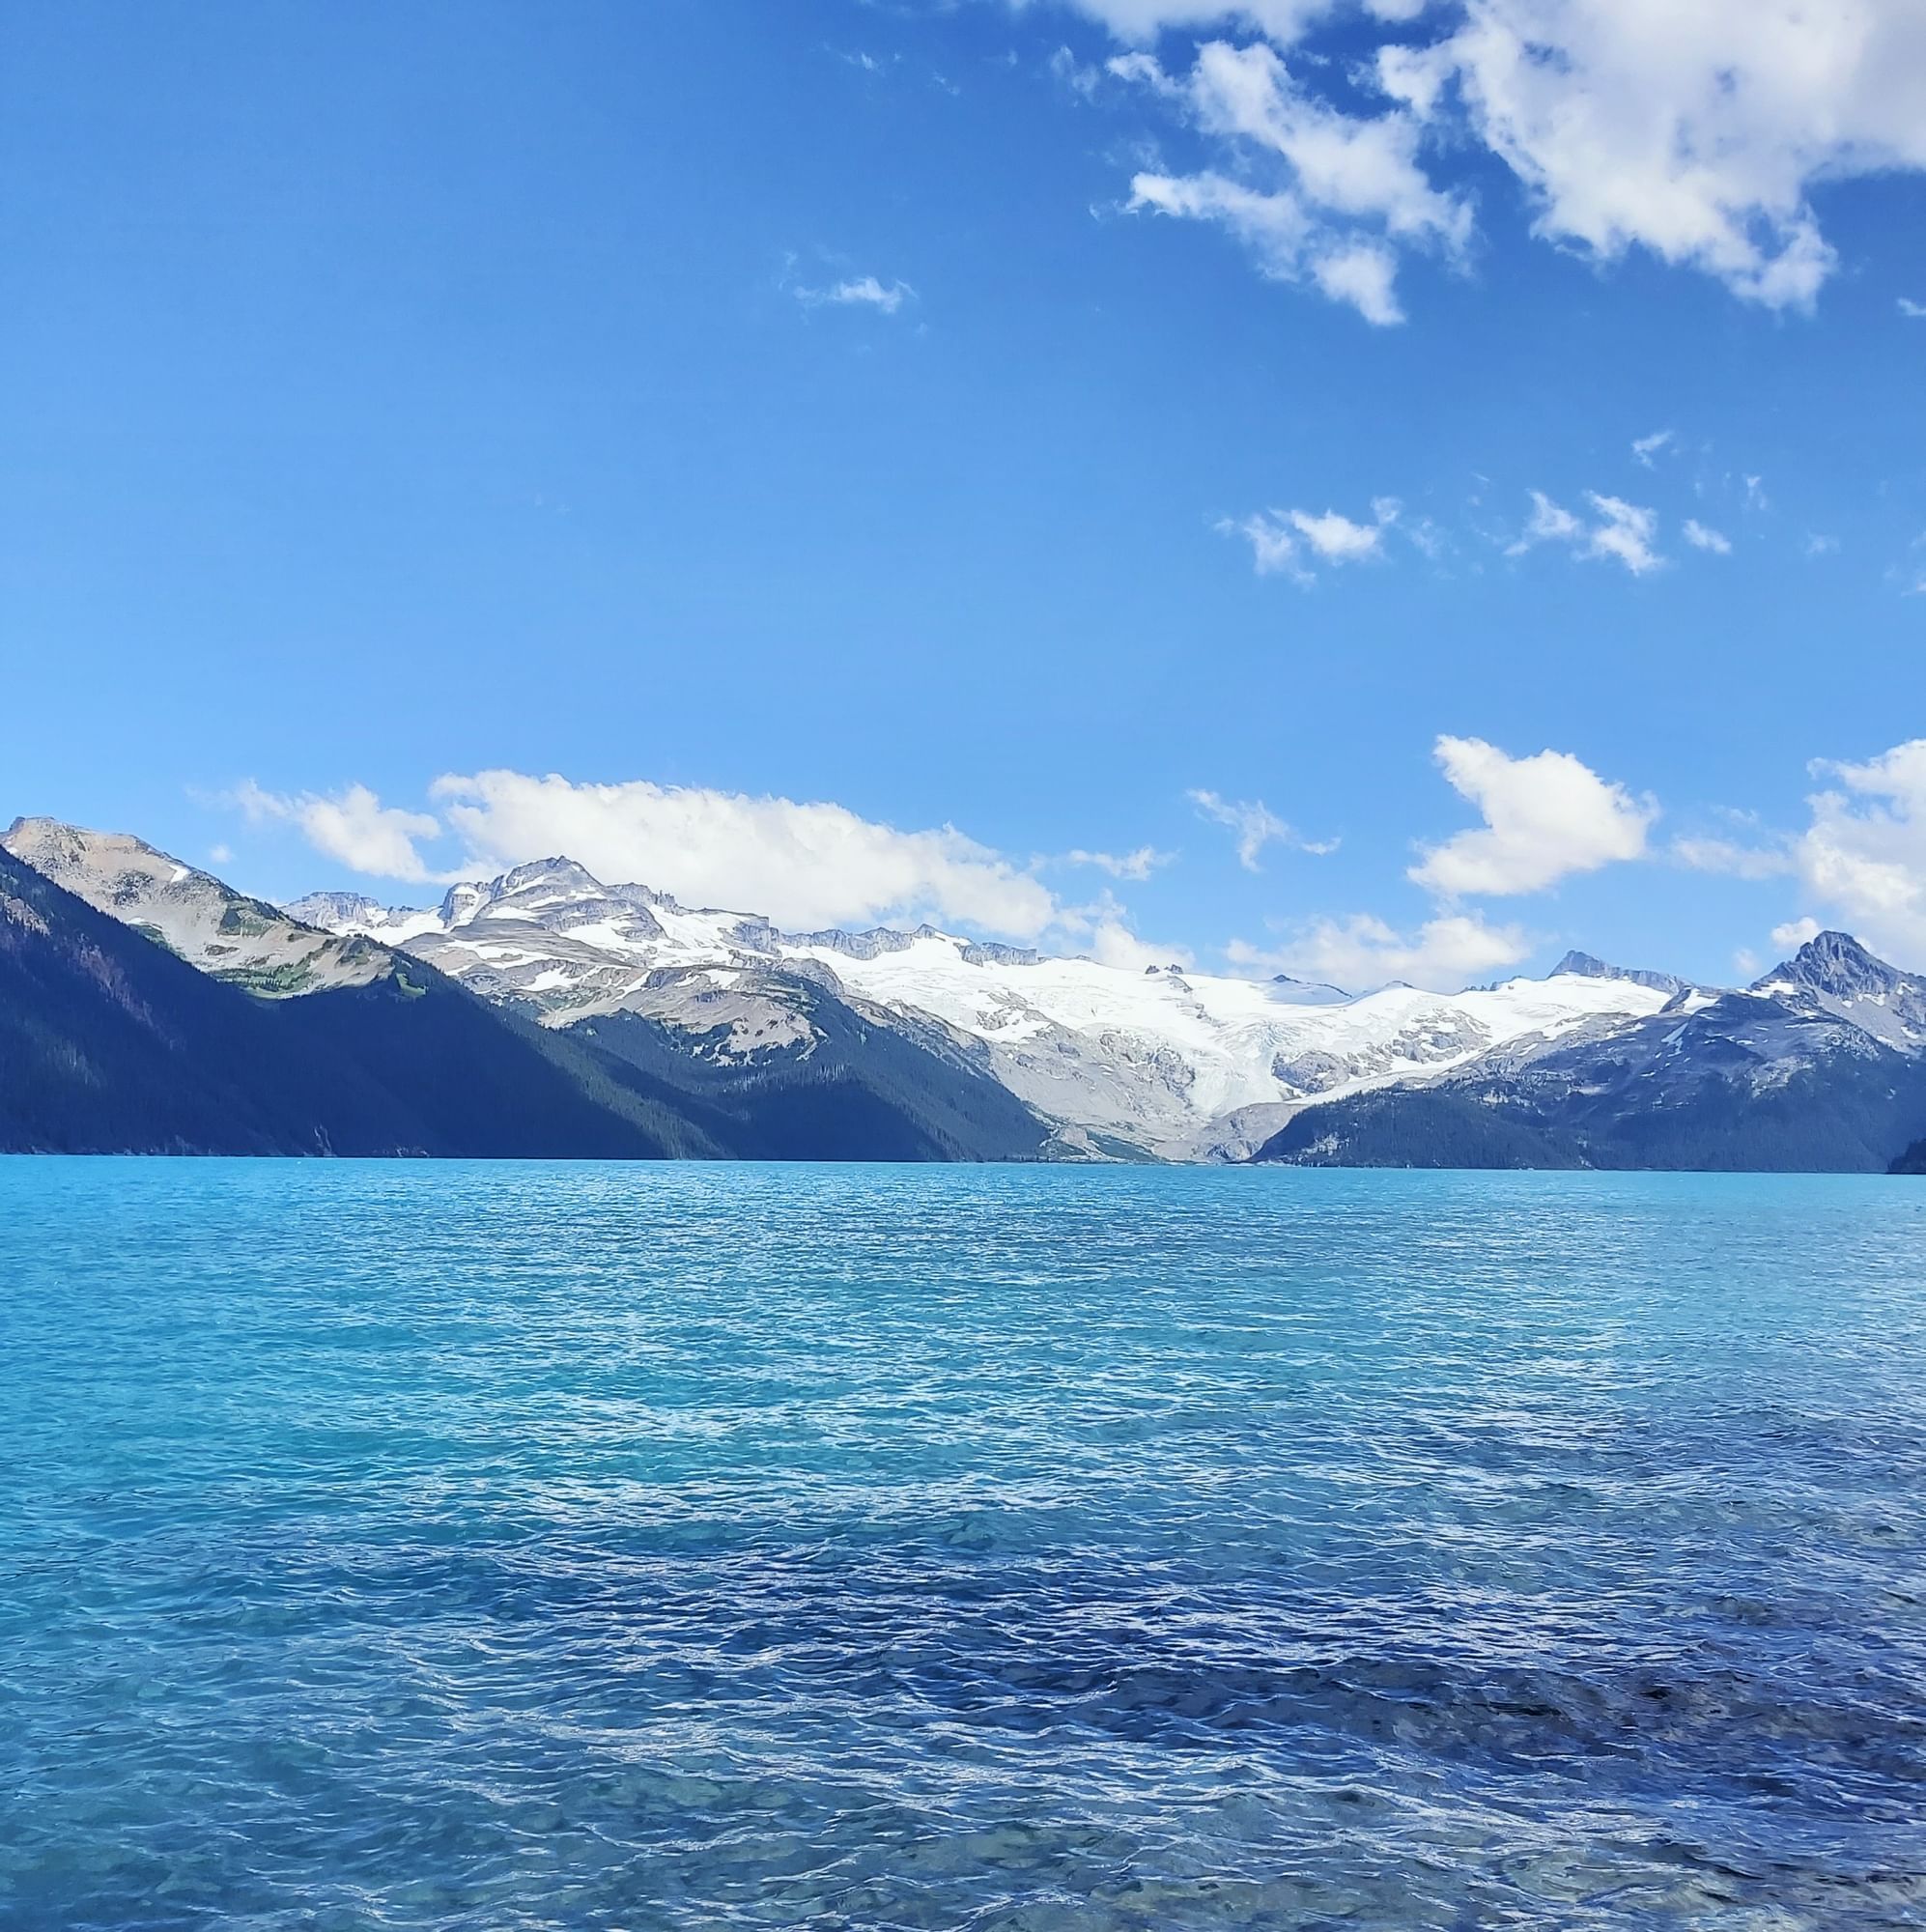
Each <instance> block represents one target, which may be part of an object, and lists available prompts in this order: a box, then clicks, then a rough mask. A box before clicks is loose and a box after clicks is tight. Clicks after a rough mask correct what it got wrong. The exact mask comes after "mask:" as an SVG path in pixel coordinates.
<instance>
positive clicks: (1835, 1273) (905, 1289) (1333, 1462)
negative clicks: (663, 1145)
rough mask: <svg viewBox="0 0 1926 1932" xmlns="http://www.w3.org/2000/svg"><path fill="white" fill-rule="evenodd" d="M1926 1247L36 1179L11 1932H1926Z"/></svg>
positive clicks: (399, 1183)
mask: <svg viewBox="0 0 1926 1932" xmlns="http://www.w3.org/2000/svg"><path fill="white" fill-rule="evenodd" d="M1922 1236H1926V1193H1922V1192H1921V1191H1920V1189H1919V1188H1918V1187H1917V1185H1916V1184H1906V1183H1901V1182H1886V1181H1878V1180H1865V1179H1849V1178H1836V1179H1814V1180H1802V1179H1801V1180H1786V1179H1770V1180H1765V1179H1745V1178H1742V1177H1713V1178H1686V1177H1666V1176H1645V1177H1637V1176H1623V1177H1602V1176H1591V1177H1575V1176H1548V1177H1519V1176H1485V1177H1472V1176H1450V1175H1425V1176H1417V1175H1413V1176H1402V1175H1375V1176H1373V1175H1344V1174H1335V1173H1317V1172H1301V1173H1300V1172H1295V1171H1289V1170H1284V1171H1274V1172H1252V1173H1244V1172H1191V1171H1150V1172H1142V1173H1088V1172H1077V1171H1068V1170H1065V1171H1009V1172H1001V1171H995V1170H989V1171H985V1170H928V1169H919V1170H916V1171H913V1172H911V1171H901V1170H861V1169H832V1168H822V1169H745V1168H692V1167H669V1168H646V1169H626V1168H593V1167H568V1166H560V1167H550V1166H528V1167H514V1166H495V1167H480V1166H477V1167H467V1166H452V1165H451V1166H425V1165H423V1166H415V1165H400V1164H397V1165H380V1164H372V1165H357V1164H347V1163H343V1164H326V1165H324V1164H311V1165H305V1166H303V1165H296V1164H281V1163H258V1164H253V1163H224V1162H145V1163H140V1162H116V1161H93V1162H83V1161H7V1162H0V1280H4V1282H5V1284H6V1287H5V1293H4V1295H0V1361H4V1363H5V1365H6V1376H5V1378H4V1381H0V1424H4V1430H5V1438H4V1439H5V1441H6V1443H7V1445H8V1465H9V1472H10V1481H9V1483H8V1485H7V1487H6V1489H5V1491H4V1492H0V1792H4V1793H5V1798H4V1801H3V1802H4V1804H5V1820H4V1823H5V1829H4V1830H0V1924H4V1925H6V1926H7V1927H8V1928H10V1932H11V1928H14V1927H18V1928H21V1932H26V1928H34V1932H40V1928H62V1932H66V1928H72V1932H86V1929H89V1928H101V1932H105V1928H113V1932H122V1928H134V1927H139V1928H155V1932H161V1929H162V1928H174V1927H182V1928H187V1927H193V1928H201V1927H214V1926H219V1927H224V1928H225V1927H241V1928H247V1932H281V1928H290V1932H292V1928H295V1927H299V1928H301V1932H336V1928H340V1932H347V1928H351V1927H353V1928H357V1932H358V1928H407V1932H428V1929H429V1928H432V1932H468V1928H473V1932H483V1929H484V1928H486V1932H501V1929H502V1928H510V1932H521V1928H530V1932H532V1928H570V1929H571V1932H573V1928H590V1927H593V1928H609V1932H619V1928H628V1932H641V1928H655V1927H664V1928H684V1927H688V1928H694V1927H697V1926H701V1927H713V1926H724V1927H733V1926H743V1927H750V1926H765V1927H767V1926H782V1927H825V1928H828V1927H848V1926H864V1927H879V1928H881V1927H892V1928H894V1927H901V1928H913V1927H915V1928H939V1927H940V1928H946V1932H949V1929H950V1928H998V1932H1004V1928H1028V1929H1029V1932H1046V1929H1047V1928H1076V1929H1077V1932H1097V1929H1098V1928H1103V1929H1104V1932H1107V1928H1113V1927H1114V1928H1123V1927H1145V1928H1148V1927H1159V1928H1164V1927H1176V1928H1191V1927H1200V1928H1201V1927H1244V1926H1277V1927H1285V1926H1289V1927H1293V1928H1319V1927H1333V1928H1335V1927H1339V1926H1342V1927H1345V1928H1348V1932H1376V1928H1393V1927H1399V1928H1405V1927H1426V1928H1430V1927H1453V1928H1456V1927H1464V1928H1472V1927H1476V1928H1481V1932H1482V1928H1487V1927H1498V1928H1510V1927H1516V1928H1525V1927H1531V1928H1543V1927H1547V1926H1555V1927H1571V1928H1598V1932H1607V1928H1609V1932H1620V1928H1634V1927H1638V1928H1644V1927H1661V1928H1662V1927H1667V1926H1671V1927H1678V1928H1686V1927H1690V1928H1715V1932H1793V1928H1805V1927H1811V1928H1827V1932H1833V1928H1840V1932H1871V1928H1875V1927H1880V1928H1884V1927H1900V1926H1911V1925H1920V1924H1926V1834H1922V1833H1921V1830H1920V1827H1919V1823H1918V1817H1919V1812H1920V1804H1919V1793H1920V1791H1921V1790H1922V1789H1926V1583H1922V1577H1926V1520H1922V1513H1921V1509H1920V1504H1919V1497H1920V1496H1921V1495H1922V1494H1926V1427H1923V1426H1922V1425H1926V1347H1922V1345H1926V1264H1922V1262H1921V1259H1920V1258H1921V1256H1922V1255H1926V1241H1922Z"/></svg>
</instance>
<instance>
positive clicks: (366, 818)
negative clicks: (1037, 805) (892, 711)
mask: <svg viewBox="0 0 1926 1932" xmlns="http://www.w3.org/2000/svg"><path fill="white" fill-rule="evenodd" d="M430 790H431V793H432V796H433V798H434V800H435V802H436V805H437V807H438V809H439V810H438V811H437V812H427V811H410V810H401V809H398V808H395V807H390V806H384V805H382V802H381V800H380V798H379V797H377V796H376V794H375V793H374V792H373V791H371V790H370V789H369V788H368V787H367V786H366V785H359V784H357V785H351V786H349V787H348V788H347V789H346V790H345V791H342V792H340V793H337V794H334V795H332V796H321V795H318V794H314V793H301V794H299V795H297V796H286V795H283V794H279V793H275V792H269V791H265V790H263V789H262V788H261V787H260V786H259V785H256V784H253V783H249V784H246V785H243V786H242V787H241V788H240V790H238V791H237V792H235V793H233V794H232V795H231V800H230V802H231V803H233V804H235V805H238V806H239V807H240V808H241V810H243V811H245V812H246V813H247V814H248V816H249V817H250V818H253V819H255V820H257V821H259V820H264V819H271V820H275V821H278V822H282V823H286V824H291V825H295V826H297V827H298V828H299V830H300V831H301V832H302V833H303V834H304V835H305V836H306V838H307V839H308V841H309V843H310V844H312V845H313V846H314V848H315V849H316V850H317V851H318V852H321V853H323V854H324V855H325V856H326V857H327V858H329V859H332V860H334V861H335V862H336V863H337V864H339V865H341V866H343V867H347V868H348V869H349V870H350V871H354V872H359V873H363V874H366V875H368V876H370V877H374V878H384V879H400V880H406V881H410V882H413V883H429V882H433V883H436V884H445V883H448V882H450V881H453V880H456V879H467V878H474V877H476V876H477V875H488V874H491V873H495V872H499V871H503V870H506V869H507V868H508V867H512V866H518V865H522V864H525V863H526V862H528V861H530V860H534V859H546V858H552V857H555V856H558V855H563V856H566V857H568V858H571V859H574V860H576V861H578V862H579V863H580V864H581V865H583V866H586V867H588V869H589V870H590V871H591V872H593V873H595V874H596V875H597V876H598V877H599V878H602V879H605V880H609V881H611V882H614V883H629V882H632V881H637V882H640V883H641V884H644V885H649V886H653V887H655V888H657V889H658V890H659V891H665V892H668V893H672V894H674V895H675V896H676V897H678V898H680V899H682V900H684V902H685V903H688V902H694V903H699V904H722V905H724V906H728V907H731V908H733V909H734V910H737V911H741V912H756V913H762V914H764V915H766V916H767V917H769V918H771V919H773V920H775V921H776V922H777V923H779V924H780V925H785V926H790V927H794V928H799V929H814V928H816V927H819V926H832V925H866V924H874V923H878V922H880V921H882V920H885V919H894V918H921V917H927V918H931V919H938V920H945V921H950V922H954V923H957V924H961V925H965V926H969V927H973V928H976V929H978V930H981V931H985V932H991V933H997V934H1001V935H1003V936H1005V937H1007V938H1013V939H1023V940H1034V939H1036V938H1037V937H1038V936H1039V935H1041V934H1042V933H1044V932H1046V931H1055V932H1056V933H1057V934H1058V935H1059V936H1060V937H1063V938H1068V939H1077V940H1081V939H1084V938H1086V937H1088V936H1090V934H1092V933H1093V932H1094V931H1096V930H1097V929H1098V927H1099V926H1101V925H1104V924H1108V925H1110V926H1113V927H1115V928H1116V929H1117V931H1118V932H1122V931H1123V930H1124V929H1125V928H1124V927H1123V924H1122V918H1123V915H1122V913H1121V909H1120V908H1119V907H1117V906H1116V905H1115V904H1114V903H1112V902H1109V901H1106V902H1105V904H1104V905H1103V906H1101V907H1099V908H1096V909H1094V910H1093V911H1092V910H1089V909H1082V910H1080V909H1078V908H1074V907H1068V906H1065V905H1062V904H1061V903H1060V902H1059V900H1058V899H1057V898H1056V896H1055V895H1053V894H1052V893H1051V892H1050V890H1049V889H1048V888H1047V887H1046V886H1045V885H1043V884H1042V883H1041V881H1039V880H1038V879H1037V878H1036V877H1035V875H1034V872H1033V871H1032V870H1030V869H1029V868H1028V867H1022V866H1019V865H1017V864H1015V863H1014V862H1013V861H1011V860H1009V859H1007V858H1005V856H1004V855H1003V854H1001V853H999V852H995V851H992V850H991V849H990V848H988V847H987V846H984V845H980V844H978V843H977V841H976V840H975V839H973V838H967V837H966V836H965V835H964V834H962V833H961V832H958V831H957V830H956V829H955V828H954V827H953V826H941V827H937V828H934V829H931V830H924V831H911V832H903V831H899V830H897V829H896V828H895V827H894V826H892V825H886V824H882V823H879V822H878V821H876V820H874V819H867V818H863V817H861V816H859V815H858V814H857V813H856V812H853V811H851V810H848V809H847V808H846V807H843V806H840V805H832V804H827V803H813V804H804V803H799V802H798V801H796V800H794V799H787V798H774V797H757V796H751V795H750V794H748V793H744V792H728V791H717V790H711V789H707V788H704V787H700V786H694V785H659V784H654V783H651V782H649V781H646V780H639V779H638V780H632V781H627V782H624V783H615V784H583V783H577V782H575V781H572V780H569V779H566V778H561V777H558V776H555V775H552V774H551V775H550V776H548V777H545V778H538V777H534V776H532V775H530V774H527V773H523V772H513V771H484V772H476V773H472V774H469V775H460V774H450V775H448V776H446V777H443V778H439V779H438V780H436V781H435V783H434V784H433V786H432V787H431V788H430ZM449 837H453V838H458V839H460V840H461V842H462V852H461V857H460V859H459V861H458V862H457V863H455V864H453V865H448V864H445V863H444V864H443V865H440V866H439V867H437V866H431V865H430V863H429V861H428V859H427V858H426V857H424V855H423V852H422V850H421V847H422V845H423V844H424V843H425V842H427V841H430V840H434V839H438V838H449ZM1153 856H1160V855H1153ZM1143 858H1144V855H1143V854H1133V855H1130V857H1129V858H1127V859H1126V860H1124V861H1121V862H1119V863H1120V864H1121V865H1122V866H1123V867H1126V868H1128V867H1135V866H1136V865H1137V864H1138V863H1140V861H1142V860H1143ZM1119 876H1120V877H1133V876H1139V874H1137V873H1136V872H1135V871H1133V870H1130V869H1125V870H1123V871H1120V872H1119ZM1114 942H1115V935H1113V943H1114Z"/></svg>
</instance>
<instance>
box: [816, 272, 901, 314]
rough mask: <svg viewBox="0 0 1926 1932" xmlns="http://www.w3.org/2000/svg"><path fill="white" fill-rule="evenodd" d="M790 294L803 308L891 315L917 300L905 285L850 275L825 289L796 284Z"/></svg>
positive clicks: (869, 276)
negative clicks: (858, 309) (859, 310)
mask: <svg viewBox="0 0 1926 1932" xmlns="http://www.w3.org/2000/svg"><path fill="white" fill-rule="evenodd" d="M791 293H792V294H793V295H794V296H795V298H796V299H797V300H798V301H799V302H801V303H802V304H803V306H804V307H805V308H872V309H877V310H880V311H881V312H882V313H883V314H884V315H894V314H896V313H897V311H898V310H900V309H901V308H902V306H903V304H904V303H905V302H908V301H914V300H915V299H916V293H917V292H916V290H914V289H913V288H911V287H910V285H909V283H907V282H884V281H881V280H879V279H878V278H877V277H876V276H874V275H851V276H847V277H845V278H844V279H843V280H842V281H839V282H834V283H832V284H831V285H830V286H829V287H827V288H810V287H807V286H806V285H804V284H801V283H799V284H797V285H796V287H795V288H794V289H792V290H791Z"/></svg>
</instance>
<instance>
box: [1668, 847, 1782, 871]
mask: <svg viewBox="0 0 1926 1932" xmlns="http://www.w3.org/2000/svg"><path fill="white" fill-rule="evenodd" d="M1671 853H1672V857H1673V859H1674V860H1675V861H1676V862H1677V863H1678V864H1679V865H1681V866H1684V867H1686V868H1687V869H1688V870H1690V871H1694V872H1717V873H1720V874H1722V875H1723V876H1724V877H1726V878H1729V879H1776V878H1782V877H1784V875H1785V874H1786V873H1788V872H1790V871H1792V870H1793V869H1794V862H1793V855H1792V852H1791V849H1790V848H1789V846H1787V845H1786V844H1785V843H1783V842H1781V843H1778V844H1770V845H1742V844H1741V843H1739V841H1738V840H1737V839H1733V838H1675V839H1673V841H1672V845H1671Z"/></svg>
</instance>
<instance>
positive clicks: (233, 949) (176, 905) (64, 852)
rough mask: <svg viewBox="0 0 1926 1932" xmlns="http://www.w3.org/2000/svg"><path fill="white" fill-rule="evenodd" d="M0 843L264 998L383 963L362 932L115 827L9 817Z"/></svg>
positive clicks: (376, 969)
mask: <svg viewBox="0 0 1926 1932" xmlns="http://www.w3.org/2000/svg"><path fill="white" fill-rule="evenodd" d="M0 847H4V848H5V849H6V850H7V851H8V852H11V853H12V854H13V855H14V858H16V859H19V860H23V861H24V862H25V863H26V864H27V865H29V866H31V867H33V868H34V870H35V871H37V872H39V873H40V874H41V875H42V877H44V878H48V879H51V880H52V881H53V882H54V884H55V885H57V886H64V887H65V888H66V889H67V890H68V891H69V892H70V893H72V894H73V895H75V897H77V898H83V899H85V900H86V901H87V903H88V904H89V905H91V906H92V907H93V908H94V909H95V910H96V911H97V912H103V913H105V914H107V915H108V916H109V917H110V918H113V919H118V920H121V921H123V922H124V923H127V924H129V925H132V926H133V927H134V928H135V929H136V930H137V931H139V932H142V933H144V934H146V936H147V937H148V938H149V939H152V940H154V941H155V942H156V944H158V945H161V946H164V947H166V948H167V949H168V951H169V952H175V953H178V954H179V955H180V956H181V957H182V958H183V959H184V960H186V961H187V962H188V963H189V964H190V965H193V966H198V967H200V969H201V970H202V971H203V972H204V973H209V974H212V976H213V978H215V979H216V980H227V981H229V982H230V983H231V984H233V985H238V986H245V987H247V988H248V989H249V990H250V991H252V992H257V993H263V994H267V995H269V996H279V995H284V994H298V993H311V992H320V991H323V990H325V989H326V988H328V987H341V986H365V985H367V984H368V983H369V982H370V981H372V980H377V979H379V978H381V977H382V975H384V974H385V973H386V972H387V971H388V970H389V968H390V966H391V964H392V957H391V955H390V954H389V953H388V952H385V951H384V950H383V949H382V948H381V947H379V946H371V945H369V943H368V942H367V941H366V940H365V939H360V938H357V937H350V938H341V937H338V936H336V935H334V934H332V933H328V932H325V931H322V930H320V929H318V928H317V927H316V926H314V925H311V924H304V923H301V922H300V921H299V920H297V919H295V918H291V917H289V916H288V915H287V914H286V913H284V912H282V911H281V910H280V908H279V907H277V906H271V905H269V904H268V903H267V902H266V901H265V900H263V899H252V898H248V897H247V896H246V895H244V894H242V893H238V892H236V891H235V890H234V889H233V887H231V886H225V885H223V884H222V883H221V882H220V880H218V879H216V878H214V877H213V876H212V874H210V873H207V872H202V871H197V870H195V868H194V867H191V866H184V865H183V864H182V863H181V862H180V861H179V860H178V859H170V858H169V857H168V856H167V854H166V853H164V852H158V851H156V850H155V848H154V847H153V846H152V845H147V844H143V843H142V842H141V840H140V839H138V838H129V837H128V836H127V834H126V833H119V832H87V831H83V830H81V829H80V828H79V827H78V826H73V825H63V824H61V823H60V822H59V821H58V820H57V819H52V818H16V819H15V820H14V823H13V824H12V825H11V826H10V827H9V828H8V830H7V832H6V833H5V835H4V836H0Z"/></svg>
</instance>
